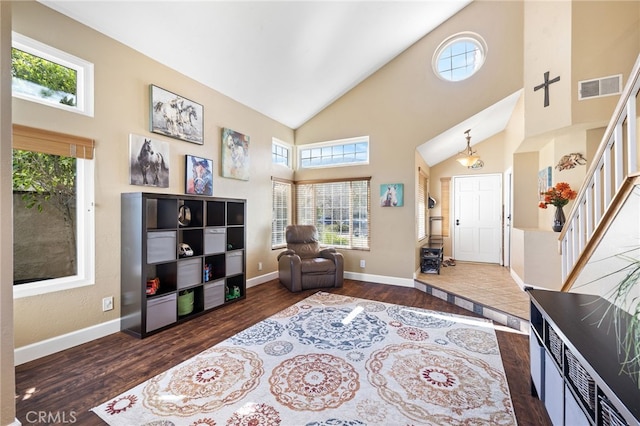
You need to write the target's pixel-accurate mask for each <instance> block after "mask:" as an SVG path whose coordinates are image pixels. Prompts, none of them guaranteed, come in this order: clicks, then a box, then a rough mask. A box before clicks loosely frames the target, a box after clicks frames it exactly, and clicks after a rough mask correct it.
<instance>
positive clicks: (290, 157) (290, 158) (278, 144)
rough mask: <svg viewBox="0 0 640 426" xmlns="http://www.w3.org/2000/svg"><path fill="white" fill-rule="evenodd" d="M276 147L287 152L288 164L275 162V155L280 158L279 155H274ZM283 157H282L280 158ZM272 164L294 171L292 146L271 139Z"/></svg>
mask: <svg viewBox="0 0 640 426" xmlns="http://www.w3.org/2000/svg"><path fill="white" fill-rule="evenodd" d="M274 147H279V148H281V149H284V150H286V151H287V155H288V157H287V162H286V163H278V162H275V161H273V157H274V155H276V156H278V155H277V153H274V152H273V151H274ZM279 157H282V156H279ZM271 163H272V164H274V165H276V166H282V167H286V168H287V169H292V168H293V167H292V165H293V147H292V145H290V144H288V143H286V142H283V141H281V140H279V139H276V138H272V139H271Z"/></svg>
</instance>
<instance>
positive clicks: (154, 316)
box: [146, 293, 177, 333]
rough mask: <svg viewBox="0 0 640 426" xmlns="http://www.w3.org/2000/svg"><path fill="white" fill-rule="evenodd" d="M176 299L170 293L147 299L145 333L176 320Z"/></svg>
mask: <svg viewBox="0 0 640 426" xmlns="http://www.w3.org/2000/svg"><path fill="white" fill-rule="evenodd" d="M176 299H177V297H176V294H175V293H171V294H167V295H166V296H162V297H156V298H154V299H150V300H148V301H147V327H146V331H147V333H148V332H150V331H153V330H157V329H159V328H162V327H164V326H167V325H169V324H173V323H174V322H176V320H177V316H176V315H177V311H176Z"/></svg>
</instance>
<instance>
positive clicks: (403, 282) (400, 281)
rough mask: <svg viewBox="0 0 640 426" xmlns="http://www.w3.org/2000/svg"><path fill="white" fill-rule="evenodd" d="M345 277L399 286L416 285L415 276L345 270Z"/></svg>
mask: <svg viewBox="0 0 640 426" xmlns="http://www.w3.org/2000/svg"><path fill="white" fill-rule="evenodd" d="M344 277H345V278H348V279H350V280H358V281H367V282H370V283H376V284H390V285H396V286H398V287H414V285H413V278H398V277H388V276H386V275H373V274H362V273H359V272H345V273H344Z"/></svg>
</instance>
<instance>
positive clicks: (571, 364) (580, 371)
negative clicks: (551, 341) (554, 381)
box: [565, 349, 596, 410]
mask: <svg viewBox="0 0 640 426" xmlns="http://www.w3.org/2000/svg"><path fill="white" fill-rule="evenodd" d="M565 355H566V356H567V368H568V373H567V376H569V380H571V383H573V385H574V386H575V387H576V389H577V390H578V393H579V394H580V396H581V399H582V401H584V403H585V404H587V406H588V407H589V409H591V410H594V409H595V404H596V385H595V382H594V381H593V378H591V376H590V375H589V373H588V372H587V370H585V369H584V367H583V366H582V365H581V364H580V362H579V361H578V360H577V358H576V357H575V356H574V355H573V354H572V353H571V351H570V350H568V349H566V350H565Z"/></svg>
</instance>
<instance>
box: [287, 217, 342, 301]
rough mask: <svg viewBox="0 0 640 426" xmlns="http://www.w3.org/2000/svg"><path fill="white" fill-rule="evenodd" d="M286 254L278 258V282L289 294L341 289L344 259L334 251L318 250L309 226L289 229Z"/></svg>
mask: <svg viewBox="0 0 640 426" xmlns="http://www.w3.org/2000/svg"><path fill="white" fill-rule="evenodd" d="M285 238H286V241H287V250H285V251H283V252H282V253H280V254H279V255H278V272H279V276H280V282H281V283H282V284H283V285H284V286H285V287H287V288H288V289H289V290H290V291H292V292H298V291H302V290H308V289H312V288H323V287H342V283H343V275H344V258H343V257H342V253H338V252H337V251H336V249H334V248H325V249H320V243H319V242H318V230H317V229H316V227H315V226H313V225H289V226H287V229H286V233H285Z"/></svg>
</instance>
